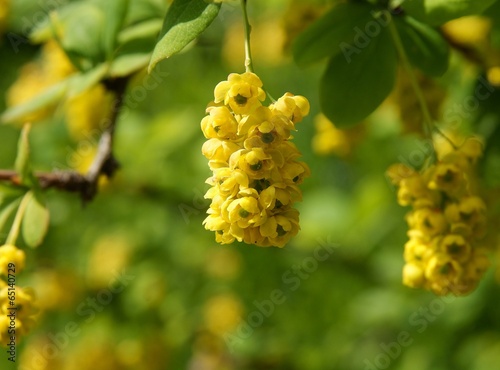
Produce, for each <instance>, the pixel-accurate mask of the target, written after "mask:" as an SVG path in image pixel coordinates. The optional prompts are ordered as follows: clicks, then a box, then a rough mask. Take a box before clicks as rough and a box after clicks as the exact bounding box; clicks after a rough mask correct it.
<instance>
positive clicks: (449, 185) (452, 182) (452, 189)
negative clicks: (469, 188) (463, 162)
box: [428, 163, 466, 197]
mask: <svg viewBox="0 0 500 370" xmlns="http://www.w3.org/2000/svg"><path fill="white" fill-rule="evenodd" d="M465 184H466V179H465V174H464V171H463V170H462V169H460V168H459V167H458V166H457V165H456V164H454V163H438V164H437V165H436V166H435V167H434V168H433V171H432V175H431V179H430V181H429V184H428V186H429V189H433V190H441V191H443V192H445V193H446V194H447V195H448V196H453V197H457V196H459V195H460V194H461V193H462V192H463V191H464V189H465Z"/></svg>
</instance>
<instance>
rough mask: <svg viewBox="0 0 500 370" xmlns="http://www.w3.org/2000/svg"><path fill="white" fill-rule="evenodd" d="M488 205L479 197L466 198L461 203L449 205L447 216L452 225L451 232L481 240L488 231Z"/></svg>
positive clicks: (446, 211) (446, 210)
mask: <svg viewBox="0 0 500 370" xmlns="http://www.w3.org/2000/svg"><path fill="white" fill-rule="evenodd" d="M485 213H486V205H485V204H484V202H483V200H482V199H481V198H479V197H477V196H470V197H465V198H462V199H460V200H459V202H453V203H449V204H448V205H447V207H446V209H445V216H446V219H447V220H448V222H449V223H450V224H451V231H452V232H453V233H459V234H463V235H466V236H470V235H472V236H474V237H475V238H481V237H483V236H484V234H485V232H486V230H485V228H486V215H485Z"/></svg>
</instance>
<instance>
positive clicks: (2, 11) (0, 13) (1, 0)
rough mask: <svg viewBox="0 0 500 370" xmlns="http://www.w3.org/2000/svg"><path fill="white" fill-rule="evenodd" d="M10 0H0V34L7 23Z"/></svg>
mask: <svg viewBox="0 0 500 370" xmlns="http://www.w3.org/2000/svg"><path fill="white" fill-rule="evenodd" d="M9 7H10V0H0V35H1V34H2V33H3V31H4V30H5V27H6V25H7V17H8V16H9Z"/></svg>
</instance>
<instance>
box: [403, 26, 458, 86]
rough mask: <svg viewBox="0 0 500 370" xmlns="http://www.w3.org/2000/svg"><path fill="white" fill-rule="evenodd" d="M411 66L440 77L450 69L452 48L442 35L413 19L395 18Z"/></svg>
mask: <svg viewBox="0 0 500 370" xmlns="http://www.w3.org/2000/svg"><path fill="white" fill-rule="evenodd" d="M394 23H395V25H396V27H397V29H398V31H399V35H400V37H401V41H402V43H403V46H404V48H405V51H406V54H407V55H408V58H409V60H410V62H411V64H412V65H413V66H415V67H417V68H418V69H420V70H421V71H422V72H424V73H426V74H428V75H430V76H434V77H439V76H442V75H443V74H444V73H445V72H446V71H447V69H448V64H449V57H450V48H449V46H448V43H447V42H446V40H445V39H444V38H443V36H441V34H440V33H439V32H438V31H436V30H435V29H434V28H432V27H431V26H429V25H427V24H425V23H422V22H420V21H418V20H416V19H415V18H412V17H404V18H396V17H395V18H394Z"/></svg>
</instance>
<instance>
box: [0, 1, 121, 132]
mask: <svg viewBox="0 0 500 370" xmlns="http://www.w3.org/2000/svg"><path fill="white" fill-rule="evenodd" d="M0 1H1V0H0ZM76 72H77V70H76V68H75V67H74V66H73V64H72V63H71V61H70V60H69V58H68V57H67V55H66V53H65V52H64V51H63V50H62V48H61V47H60V46H59V45H58V43H57V42H56V41H55V40H50V41H48V42H47V43H45V44H44V45H43V46H42V51H41V56H40V58H39V59H38V60H36V61H33V62H30V63H28V64H26V65H24V66H23V67H22V68H21V72H20V75H19V78H18V79H17V80H16V81H15V82H14V84H13V85H12V86H11V87H10V89H9V91H8V93H7V105H8V106H9V107H15V106H18V105H21V104H24V103H27V102H29V101H30V100H32V99H33V98H35V97H36V96H38V95H40V94H43V93H44V91H46V90H47V89H50V88H51V87H52V86H54V85H56V84H57V83H59V82H61V81H63V80H65V79H66V78H68V77H69V76H71V75H72V74H74V73H76ZM113 98H114V96H113V94H112V93H110V92H109V91H107V90H106V88H105V87H104V85H103V84H98V85H95V86H93V87H91V88H89V89H87V90H85V91H83V92H82V93H80V94H79V95H76V96H73V97H70V98H68V99H67V100H65V101H64V105H62V107H63V110H64V113H65V118H66V123H67V126H68V130H69V133H70V135H71V136H72V137H73V139H75V140H82V139H85V138H87V137H89V136H92V135H93V136H96V135H95V133H94V132H93V130H96V129H99V128H101V129H102V128H104V127H106V125H107V124H108V122H107V120H108V119H109V117H110V115H111V107H112V102H113ZM54 110H55V105H53V106H49V107H44V108H41V109H39V110H37V111H35V112H33V113H29V114H26V115H24V116H23V117H22V119H21V121H22V122H21V123H24V122H26V121H29V122H37V121H41V120H44V119H46V118H48V117H49V116H50V115H52V114H53V113H54Z"/></svg>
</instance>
